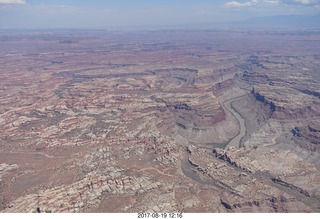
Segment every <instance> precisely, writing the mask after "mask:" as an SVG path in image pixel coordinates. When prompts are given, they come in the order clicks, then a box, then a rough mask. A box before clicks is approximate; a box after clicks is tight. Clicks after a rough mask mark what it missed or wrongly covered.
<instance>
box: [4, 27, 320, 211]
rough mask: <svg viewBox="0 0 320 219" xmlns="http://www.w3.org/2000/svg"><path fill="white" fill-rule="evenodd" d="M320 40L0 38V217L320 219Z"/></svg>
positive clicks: (25, 34) (202, 34) (144, 35)
mask: <svg viewBox="0 0 320 219" xmlns="http://www.w3.org/2000/svg"><path fill="white" fill-rule="evenodd" d="M319 51H320V32H319V31H318V30H301V31H294V30H287V31H272V30H260V31H258V30H257V31H253V30H222V29H205V30H201V29H199V30H198V29H197V30H144V31H127V32H124V31H106V30H77V31H74V30H73V31H72V30H47V31H45V30H42V31H40V30H39V31H36V30H34V31H23V30H21V31H10V30H6V31H0V65H1V70H0V194H1V195H0V212H3V213H5V212H47V213H49V212H109V213H111V212H128V213H130V212H131V213H132V212H210V213H216V212H320V184H319V182H320V86H319V84H320V72H319V69H320V62H319V61H320V55H319Z"/></svg>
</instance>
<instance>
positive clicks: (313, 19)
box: [242, 14, 320, 28]
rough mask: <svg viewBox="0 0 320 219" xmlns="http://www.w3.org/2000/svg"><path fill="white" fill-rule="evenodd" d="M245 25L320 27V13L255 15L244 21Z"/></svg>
mask: <svg viewBox="0 0 320 219" xmlns="http://www.w3.org/2000/svg"><path fill="white" fill-rule="evenodd" d="M242 25H245V26H252V27H253V26H260V27H284V28H285V27H287V28H296V27H299V28H320V14H319V15H314V16H305V15H282V16H268V17H253V18H250V19H248V20H246V21H244V22H242Z"/></svg>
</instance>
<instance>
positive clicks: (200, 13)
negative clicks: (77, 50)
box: [0, 0, 320, 29]
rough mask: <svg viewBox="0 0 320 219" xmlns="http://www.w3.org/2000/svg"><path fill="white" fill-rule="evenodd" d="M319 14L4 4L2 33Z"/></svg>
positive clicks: (283, 8) (140, 4)
mask: <svg viewBox="0 0 320 219" xmlns="http://www.w3.org/2000/svg"><path fill="white" fill-rule="evenodd" d="M319 14H320V0H236V1H230V0H0V29H8V28H9V29H11V28H13V29H15V28H24V29H28V28H31V29H34V28H116V27H119V28H121V27H135V26H174V25H187V24H210V23H223V22H240V21H243V20H246V19H249V18H252V17H263V16H278V15H307V16H312V15H319Z"/></svg>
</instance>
